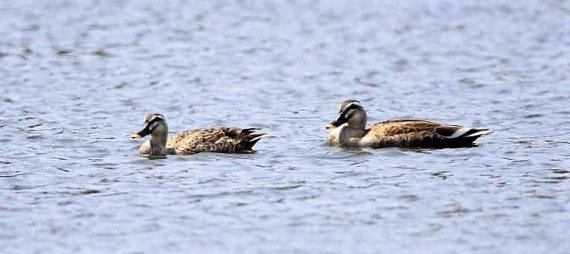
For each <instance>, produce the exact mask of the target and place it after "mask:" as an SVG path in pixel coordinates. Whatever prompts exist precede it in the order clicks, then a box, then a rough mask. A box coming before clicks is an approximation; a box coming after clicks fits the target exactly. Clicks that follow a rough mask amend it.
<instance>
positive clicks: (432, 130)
mask: <svg viewBox="0 0 570 254" xmlns="http://www.w3.org/2000/svg"><path fill="white" fill-rule="evenodd" d="M366 120H367V117H366V111H365V110H364V107H363V106H362V104H361V103H360V101H357V100H347V101H344V102H343V103H342V105H341V107H340V111H339V115H338V117H337V119H336V120H335V121H333V122H332V123H329V124H328V125H327V129H332V130H331V131H330V134H329V137H328V143H329V144H330V145H334V146H342V147H371V148H382V147H416V148H421V147H425V148H444V147H465V146H472V145H473V141H475V140H476V139H477V138H479V137H481V136H483V135H485V134H488V133H490V131H489V130H488V129H476V128H468V127H462V126H459V125H448V124H441V123H436V122H431V121H426V120H415V119H400V120H390V121H385V122H381V123H377V124H374V125H372V126H370V128H368V129H366Z"/></svg>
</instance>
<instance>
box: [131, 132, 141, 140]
mask: <svg viewBox="0 0 570 254" xmlns="http://www.w3.org/2000/svg"><path fill="white" fill-rule="evenodd" d="M131 138H132V139H139V138H142V136H141V135H140V134H138V133H133V135H131Z"/></svg>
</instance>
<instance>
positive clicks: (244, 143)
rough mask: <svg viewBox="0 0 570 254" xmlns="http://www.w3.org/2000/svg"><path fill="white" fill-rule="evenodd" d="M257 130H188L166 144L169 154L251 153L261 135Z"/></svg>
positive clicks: (220, 128)
mask: <svg viewBox="0 0 570 254" xmlns="http://www.w3.org/2000/svg"><path fill="white" fill-rule="evenodd" d="M256 130H258V129H255V128H249V129H239V128H229V127H219V128H212V129H202V130H188V131H183V132H180V133H178V134H176V135H175V136H174V137H172V138H169V139H168V142H167V143H166V149H167V153H169V154H181V155H187V154H193V153H200V152H217V153H251V152H252V151H253V150H252V148H253V146H254V145H255V143H257V141H259V139H260V137H261V136H262V135H263V134H262V133H255V131H256Z"/></svg>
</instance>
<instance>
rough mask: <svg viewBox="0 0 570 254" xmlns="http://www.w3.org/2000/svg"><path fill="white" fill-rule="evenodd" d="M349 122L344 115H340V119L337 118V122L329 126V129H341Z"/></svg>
mask: <svg viewBox="0 0 570 254" xmlns="http://www.w3.org/2000/svg"><path fill="white" fill-rule="evenodd" d="M346 122H347V120H346V118H345V117H344V114H339V115H338V117H337V118H336V120H334V121H333V122H331V123H329V124H327V127H326V128H327V129H334V128H336V127H339V126H341V125H343V124H345V123H346Z"/></svg>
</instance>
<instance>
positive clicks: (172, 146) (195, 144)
mask: <svg viewBox="0 0 570 254" xmlns="http://www.w3.org/2000/svg"><path fill="white" fill-rule="evenodd" d="M257 130H259V129H257V128H247V129H240V128H230V127H218V128H211V129H198V130H187V131H183V132H180V133H178V134H176V135H175V136H174V137H171V138H168V125H167V124H166V119H165V118H164V116H163V115H161V114H156V113H152V114H148V115H147V116H146V117H145V119H144V127H143V129H142V130H141V131H139V132H136V133H134V134H133V135H132V136H131V137H132V138H133V139H138V138H142V137H144V136H147V135H151V138H150V140H148V141H146V142H144V143H143V144H142V145H141V146H140V148H139V153H140V154H142V155H149V156H151V157H155V158H161V157H165V155H167V154H169V155H174V154H178V155H188V154H194V153H199V152H216V153H252V152H253V146H254V145H255V143H257V141H259V140H260V139H261V136H263V135H265V134H264V133H256V132H255V131H257Z"/></svg>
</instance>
